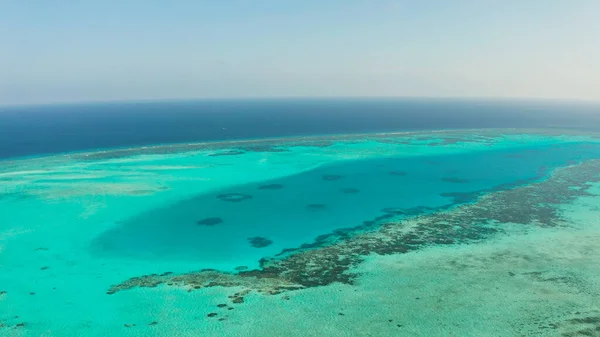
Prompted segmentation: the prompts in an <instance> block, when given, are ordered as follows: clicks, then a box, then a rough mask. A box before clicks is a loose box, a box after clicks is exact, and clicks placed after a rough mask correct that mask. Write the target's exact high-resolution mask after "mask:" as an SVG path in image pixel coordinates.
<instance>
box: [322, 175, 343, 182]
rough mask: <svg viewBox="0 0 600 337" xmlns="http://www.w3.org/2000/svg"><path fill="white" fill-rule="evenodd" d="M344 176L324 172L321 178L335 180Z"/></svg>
mask: <svg viewBox="0 0 600 337" xmlns="http://www.w3.org/2000/svg"><path fill="white" fill-rule="evenodd" d="M342 178H344V176H340V175H337V174H326V175H324V176H323V180H325V181H337V180H340V179H342Z"/></svg>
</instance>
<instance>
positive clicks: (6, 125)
mask: <svg viewBox="0 0 600 337" xmlns="http://www.w3.org/2000/svg"><path fill="white" fill-rule="evenodd" d="M597 125H600V105H594V104H589V103H565V102H534V101H475V100H472V101H468V100H447V99H438V100H432V99H429V100H425V99H272V100H204V101H174V102H130V103H94V104H70V105H47V106H20V107H0V158H9V157H20V156H31V155H40V154H50V153H60V152H67V151H80V150H87V149H97V148H112V147H125V146H135V145H149V144H162V143H178V142H191V141H216V140H228V139H247V138H264V137H282V136H297V135H322V134H341V133H361V132H385V131H404V130H406V131H409V130H430V129H457V128H503V127H516V128H530V127H531V128H538V127H551V128H581V129H589V128H595V127H596V126H597Z"/></svg>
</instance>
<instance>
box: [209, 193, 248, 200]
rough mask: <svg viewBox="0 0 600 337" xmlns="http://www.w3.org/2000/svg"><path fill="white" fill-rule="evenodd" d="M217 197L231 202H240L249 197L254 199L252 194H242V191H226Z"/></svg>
mask: <svg viewBox="0 0 600 337" xmlns="http://www.w3.org/2000/svg"><path fill="white" fill-rule="evenodd" d="M217 198H218V199H219V200H221V201H229V202H240V201H244V200H247V199H252V196H251V195H248V194H242V193H226V194H219V195H218V196H217Z"/></svg>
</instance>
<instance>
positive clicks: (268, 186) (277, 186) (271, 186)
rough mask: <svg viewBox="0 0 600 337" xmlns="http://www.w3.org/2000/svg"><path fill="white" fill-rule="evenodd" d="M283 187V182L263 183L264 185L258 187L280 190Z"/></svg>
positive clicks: (260, 188)
mask: <svg viewBox="0 0 600 337" xmlns="http://www.w3.org/2000/svg"><path fill="white" fill-rule="evenodd" d="M282 188H283V185H281V184H268V185H262V186H259V187H258V189H259V190H280V189H282Z"/></svg>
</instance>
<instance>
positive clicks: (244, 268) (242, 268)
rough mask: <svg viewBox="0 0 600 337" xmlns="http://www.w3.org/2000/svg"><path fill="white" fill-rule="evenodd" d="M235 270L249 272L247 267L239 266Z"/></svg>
mask: <svg viewBox="0 0 600 337" xmlns="http://www.w3.org/2000/svg"><path fill="white" fill-rule="evenodd" d="M235 270H237V271H244V270H248V267H246V266H238V267H235Z"/></svg>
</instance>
